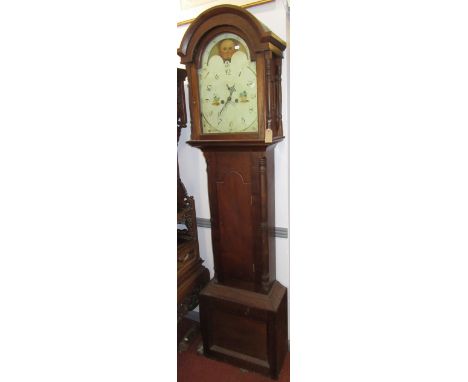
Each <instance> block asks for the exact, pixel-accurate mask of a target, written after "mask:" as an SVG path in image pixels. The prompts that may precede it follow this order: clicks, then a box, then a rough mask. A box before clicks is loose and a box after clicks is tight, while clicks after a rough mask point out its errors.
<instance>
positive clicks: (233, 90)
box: [218, 84, 236, 117]
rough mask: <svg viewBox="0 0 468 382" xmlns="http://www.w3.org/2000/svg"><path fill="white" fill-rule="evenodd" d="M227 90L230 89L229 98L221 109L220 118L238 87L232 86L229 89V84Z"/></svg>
mask: <svg viewBox="0 0 468 382" xmlns="http://www.w3.org/2000/svg"><path fill="white" fill-rule="evenodd" d="M226 86H227V88H228V89H229V97H227V100H226V103H225V104H224V106H223V107H222V108H221V110H220V111H219V113H218V117H219V116H220V115H221V113H222V112H223V110H224V109H225V107H226V106H227V104H228V103H229V102H231V100H232V98H231V97H232V93H234V92H235V91H236V85H232V86H231V87H229V85H228V84H226Z"/></svg>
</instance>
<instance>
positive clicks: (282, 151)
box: [176, 0, 289, 301]
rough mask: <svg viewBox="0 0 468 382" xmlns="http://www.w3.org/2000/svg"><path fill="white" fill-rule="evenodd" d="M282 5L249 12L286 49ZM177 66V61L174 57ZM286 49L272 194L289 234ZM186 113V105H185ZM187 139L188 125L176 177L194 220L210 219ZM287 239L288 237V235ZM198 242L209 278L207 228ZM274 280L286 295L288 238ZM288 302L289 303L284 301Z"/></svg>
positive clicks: (198, 158) (198, 157) (279, 250)
mask: <svg viewBox="0 0 468 382" xmlns="http://www.w3.org/2000/svg"><path fill="white" fill-rule="evenodd" d="M285 3H286V2H284V1H282V0H277V1H273V2H271V3H267V4H263V5H259V6H256V7H252V8H249V9H248V11H249V12H251V13H252V14H253V15H254V16H255V17H257V18H258V19H259V20H260V21H261V22H262V23H264V24H265V25H266V26H267V27H268V28H270V29H271V30H272V31H273V32H274V33H275V34H277V35H278V36H279V37H281V38H282V39H283V40H285V41H286V42H288V45H289V41H288V38H289V31H288V28H289V22H288V20H287V19H288V17H289V15H288V11H287V6H286V5H285ZM187 28H188V25H183V26H181V27H178V28H177V39H178V40H177V47H179V45H180V41H181V40H182V37H183V35H184V33H185V31H186V30H187ZM176 60H177V65H178V66H179V67H183V66H182V65H180V59H179V57H178V56H177V55H176ZM288 74H289V47H288V48H286V50H285V56H284V60H283V76H282V78H283V111H282V112H283V131H284V135H285V137H286V138H285V139H284V140H283V142H281V143H279V144H278V145H277V146H276V149H275V187H276V189H275V193H276V204H275V208H276V227H283V228H287V229H288V231H289V92H288V88H289V78H288ZM186 92H187V91H186ZM187 110H188V104H187ZM189 139H190V124H188V126H187V128H186V129H183V130H182V133H181V136H180V140H179V147H178V157H179V165H180V176H181V179H182V181H183V182H184V184H185V187H186V188H187V192H188V194H189V195H193V196H194V198H195V204H196V209H197V217H200V218H207V219H208V218H210V208H209V203H208V187H207V174H206V162H205V159H204V157H203V154H202V152H201V151H200V150H199V149H196V148H194V147H191V146H189V145H187V144H186V141H187V140H189ZM288 236H289V235H288ZM198 239H199V243H200V255H201V257H202V259H203V260H204V261H205V263H204V264H205V266H206V267H207V268H208V269H209V270H210V274H211V276H213V251H212V247H211V230H210V229H209V228H198ZM276 279H277V280H278V281H279V282H280V283H282V284H283V285H284V286H286V287H287V288H288V293H289V237H288V238H287V239H284V238H276ZM288 301H289V299H288Z"/></svg>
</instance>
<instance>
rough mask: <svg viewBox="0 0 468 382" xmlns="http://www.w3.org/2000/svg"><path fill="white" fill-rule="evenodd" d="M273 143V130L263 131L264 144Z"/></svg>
mask: <svg viewBox="0 0 468 382" xmlns="http://www.w3.org/2000/svg"><path fill="white" fill-rule="evenodd" d="M271 142H273V130H271V129H266V130H265V143H271Z"/></svg>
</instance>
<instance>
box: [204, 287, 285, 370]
mask: <svg viewBox="0 0 468 382" xmlns="http://www.w3.org/2000/svg"><path fill="white" fill-rule="evenodd" d="M200 323H201V330H202V337H203V347H204V351H205V355H206V356H208V357H211V358H215V359H220V360H223V361H227V362H229V363H232V364H234V365H237V366H240V367H243V368H248V369H251V370H254V371H257V372H260V373H263V374H266V375H268V376H270V377H272V378H278V374H279V372H280V370H281V365H282V363H283V360H284V356H285V355H286V353H287V351H288V341H287V338H288V334H287V331H288V324H287V292H286V288H285V287H284V286H282V285H281V284H280V283H279V282H277V281H275V282H274V283H273V284H272V287H271V288H270V291H269V293H268V294H261V293H255V292H250V291H246V290H242V289H238V288H232V287H228V286H225V285H221V284H219V283H216V282H214V281H211V282H210V283H209V284H208V286H207V287H206V288H204V289H203V291H202V292H201V294H200Z"/></svg>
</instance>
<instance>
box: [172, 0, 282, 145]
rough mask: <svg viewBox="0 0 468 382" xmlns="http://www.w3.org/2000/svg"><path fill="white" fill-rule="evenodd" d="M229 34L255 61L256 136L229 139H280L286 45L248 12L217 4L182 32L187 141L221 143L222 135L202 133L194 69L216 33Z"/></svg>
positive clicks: (240, 136)
mask: <svg viewBox="0 0 468 382" xmlns="http://www.w3.org/2000/svg"><path fill="white" fill-rule="evenodd" d="M224 32H232V33H235V34H237V35H238V36H240V37H241V38H242V39H244V41H245V42H246V43H247V45H248V47H249V50H250V56H251V58H252V59H253V60H255V61H256V62H257V111H258V123H259V129H258V133H237V134H229V138H228V139H229V140H236V139H238V140H241V141H260V142H264V141H265V130H266V129H271V130H272V134H273V140H279V139H281V138H282V137H283V126H282V122H281V118H282V116H281V63H282V58H283V51H284V49H285V48H286V43H285V42H284V41H283V40H282V39H280V38H279V37H278V36H276V35H275V34H274V33H273V32H271V31H270V30H269V29H268V28H267V27H265V26H264V25H263V24H262V23H260V22H259V21H258V20H257V19H256V18H255V17H254V16H252V15H251V14H250V13H249V12H248V11H246V10H244V9H242V8H240V7H237V6H234V5H221V6H218V7H213V8H211V9H209V10H207V11H205V12H203V13H202V14H201V15H200V16H198V17H197V19H196V20H195V21H194V22H193V23H192V24H191V25H190V27H189V28H188V29H187V31H186V32H185V35H184V37H183V38H182V42H181V45H180V48H179V49H178V51H177V54H178V55H179V56H180V57H181V63H182V64H185V66H186V69H187V76H188V81H189V85H190V86H189V99H190V113H191V123H192V129H191V140H192V141H198V143H200V141H212V140H215V141H217V140H225V139H226V134H203V132H202V127H201V126H202V123H201V112H200V110H201V109H200V96H199V92H198V69H199V68H200V65H201V55H202V53H203V49H204V47H205V46H206V45H207V44H208V43H209V42H210V40H211V39H212V38H213V37H214V36H216V35H217V34H220V33H224Z"/></svg>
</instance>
